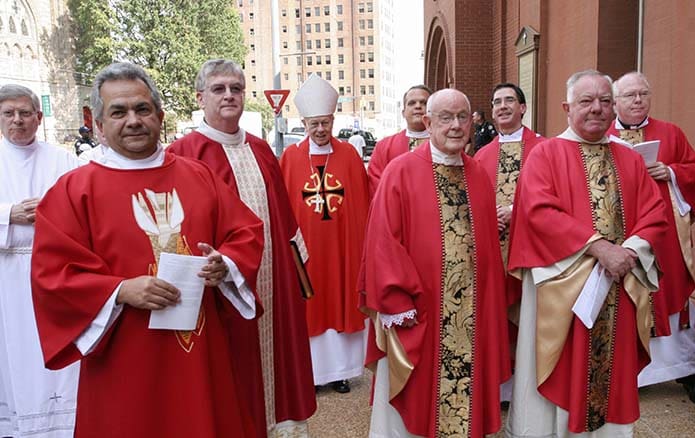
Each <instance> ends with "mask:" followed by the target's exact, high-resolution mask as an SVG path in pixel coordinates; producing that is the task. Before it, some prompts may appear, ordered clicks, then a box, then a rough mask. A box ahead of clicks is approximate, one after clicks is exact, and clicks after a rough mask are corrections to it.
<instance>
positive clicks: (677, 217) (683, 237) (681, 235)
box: [668, 184, 695, 292]
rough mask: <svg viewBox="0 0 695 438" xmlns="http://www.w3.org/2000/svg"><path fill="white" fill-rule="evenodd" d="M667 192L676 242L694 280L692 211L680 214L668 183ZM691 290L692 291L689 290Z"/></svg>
mask: <svg viewBox="0 0 695 438" xmlns="http://www.w3.org/2000/svg"><path fill="white" fill-rule="evenodd" d="M668 193H669V196H670V198H671V208H672V209H673V219H674V221H675V222H676V231H677V232H678V243H679V244H680V245H679V246H680V248H681V254H682V255H683V261H684V262H685V266H686V267H687V268H688V272H689V273H690V276H691V277H692V278H693V280H695V262H694V261H693V241H692V235H691V226H692V211H690V212H689V213H688V214H686V215H685V216H681V214H680V212H679V211H678V206H677V205H676V197H675V196H674V194H673V189H672V185H671V184H668ZM691 292H693V291H691Z"/></svg>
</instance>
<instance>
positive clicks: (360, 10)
mask: <svg viewBox="0 0 695 438" xmlns="http://www.w3.org/2000/svg"><path fill="white" fill-rule="evenodd" d="M357 12H359V13H360V14H364V3H358V4H357Z"/></svg>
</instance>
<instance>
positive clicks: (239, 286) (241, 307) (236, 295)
mask: <svg viewBox="0 0 695 438" xmlns="http://www.w3.org/2000/svg"><path fill="white" fill-rule="evenodd" d="M222 260H224V262H225V263H226V264H227V268H229V272H228V273H227V276H226V277H225V278H224V280H223V281H222V283H220V284H219V286H218V287H219V289H220V291H221V292H222V295H224V296H225V298H227V299H228V300H229V302H230V303H232V305H233V306H234V308H236V309H237V310H238V311H239V314H240V315H241V316H242V317H243V318H244V319H253V317H254V316H256V298H255V297H254V295H253V291H251V289H250V288H249V287H248V285H247V284H246V279H245V278H244V276H243V275H242V273H241V271H239V268H238V267H237V265H236V263H234V261H232V259H230V258H229V257H227V256H226V255H224V254H222Z"/></svg>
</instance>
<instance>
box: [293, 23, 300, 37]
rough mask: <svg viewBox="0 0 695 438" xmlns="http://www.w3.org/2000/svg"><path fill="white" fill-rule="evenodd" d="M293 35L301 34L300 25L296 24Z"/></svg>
mask: <svg viewBox="0 0 695 438" xmlns="http://www.w3.org/2000/svg"><path fill="white" fill-rule="evenodd" d="M294 33H296V34H297V35H299V34H300V33H302V26H301V25H300V24H297V25H296V26H294Z"/></svg>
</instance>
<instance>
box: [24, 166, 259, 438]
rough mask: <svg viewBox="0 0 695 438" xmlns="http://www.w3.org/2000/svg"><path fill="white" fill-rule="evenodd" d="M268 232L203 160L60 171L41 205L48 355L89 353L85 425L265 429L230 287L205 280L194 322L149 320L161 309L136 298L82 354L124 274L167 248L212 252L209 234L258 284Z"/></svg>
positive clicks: (98, 432) (38, 295)
mask: <svg viewBox="0 0 695 438" xmlns="http://www.w3.org/2000/svg"><path fill="white" fill-rule="evenodd" d="M136 214H137V215H139V218H140V219H139V220H137V221H136ZM144 218H147V219H144ZM146 223H149V224H150V225H147V226H145V225H143V224H146ZM143 227H144V228H143ZM145 229H147V230H148V231H145ZM262 236H263V232H262V223H261V222H260V220H259V219H258V218H257V217H256V216H255V215H254V214H253V213H252V212H251V211H250V210H249V209H247V208H246V206H245V205H244V204H243V203H242V202H241V201H240V200H239V199H238V198H237V197H236V195H235V194H234V193H233V192H232V191H231V190H230V189H229V188H228V187H227V186H226V185H225V184H224V183H223V182H222V181H221V180H220V179H218V178H216V177H215V176H214V175H213V174H212V172H211V171H210V169H208V168H207V167H206V166H205V165H203V164H202V163H198V162H195V161H193V160H189V159H185V158H178V157H174V156H173V155H167V156H166V159H165V162H164V164H163V165H162V166H160V167H157V168H152V169H141V170H118V169H110V168H106V167H103V166H101V165H99V164H95V163H90V164H88V165H86V166H84V167H81V168H79V169H78V170H75V171H73V172H71V173H69V174H67V175H65V176H64V177H62V178H61V179H60V180H58V182H57V183H56V185H55V186H54V187H53V188H52V189H51V190H50V191H49V192H48V193H47V194H46V196H45V197H44V198H43V200H42V202H41V204H40V205H39V207H38V209H37V215H36V237H35V239H34V251H35V254H40V255H41V256H39V257H34V258H33V260H32V286H33V298H34V306H35V309H36V319H37V324H38V329H39V335H40V338H41V346H42V348H43V354H44V358H45V362H46V367H47V368H49V369H59V368H62V367H64V366H66V365H68V364H70V363H72V362H75V361H76V360H80V359H82V362H81V369H80V383H79V393H78V403H77V426H76V429H75V436H76V437H78V438H79V437H89V438H92V437H118V438H122V437H135V438H151V437H193V436H195V437H208V438H217V437H222V436H225V437H227V436H228V437H231V436H235V437H236V436H238V437H249V438H251V437H256V436H257V435H256V431H255V429H254V425H253V422H252V419H251V418H250V416H249V414H248V411H247V408H246V400H243V399H242V398H241V397H240V396H239V393H238V391H237V388H236V384H235V380H234V375H233V370H232V367H231V358H232V356H233V355H235V354H238V352H236V351H232V350H231V349H230V344H229V340H228V337H229V331H228V330H226V329H225V327H224V326H223V320H224V319H226V316H225V314H229V313H236V312H237V310H236V309H234V307H233V306H232V305H231V303H229V301H228V300H227V298H225V297H224V296H223V295H222V294H221V292H220V291H219V290H218V289H216V288H215V289H212V288H206V289H205V292H204V294H203V299H202V304H201V311H200V316H199V319H198V325H197V327H196V329H195V330H193V331H175V330H152V329H149V328H148V322H149V318H150V311H148V310H141V309H136V308H134V307H131V306H128V305H124V306H123V311H122V313H121V314H120V316H119V317H118V318H117V319H116V321H115V322H114V324H113V326H111V328H110V329H109V330H108V331H107V332H106V334H105V335H104V337H103V338H102V339H101V340H100V341H99V343H98V344H97V346H96V348H95V349H94V351H93V352H91V353H89V354H88V355H87V356H85V357H82V356H81V354H80V352H79V351H78V350H77V348H76V347H75V345H74V344H73V341H74V340H75V339H76V338H77V337H78V336H80V334H81V333H82V332H83V331H84V330H85V329H87V328H88V327H89V325H90V323H91V322H92V321H93V320H94V318H95V317H96V315H97V313H98V312H99V310H100V309H101V308H102V307H103V305H104V303H105V302H106V300H107V299H108V298H109V296H111V295H112V293H113V291H114V290H115V289H116V287H117V286H118V285H119V283H120V282H122V281H123V280H126V279H130V278H135V277H138V276H142V275H153V274H154V273H155V272H156V269H157V266H156V263H157V261H158V254H159V253H160V252H161V251H167V252H176V253H179V254H186V253H190V254H193V255H201V254H200V251H199V250H198V248H197V244H198V242H208V243H209V244H211V245H212V246H213V247H215V248H217V249H218V250H219V251H220V252H221V253H223V254H225V255H226V256H228V257H229V258H230V259H232V260H234V262H235V263H236V264H237V266H238V267H239V270H240V271H241V273H242V274H243V276H244V278H245V279H246V281H247V284H248V285H249V287H250V288H251V289H252V290H253V289H255V279H256V270H257V268H258V264H259V262H260V258H261V249H262V244H263V238H262ZM256 306H257V307H256V308H257V310H258V311H259V312H258V314H260V310H261V307H260V302H258V300H256Z"/></svg>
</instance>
